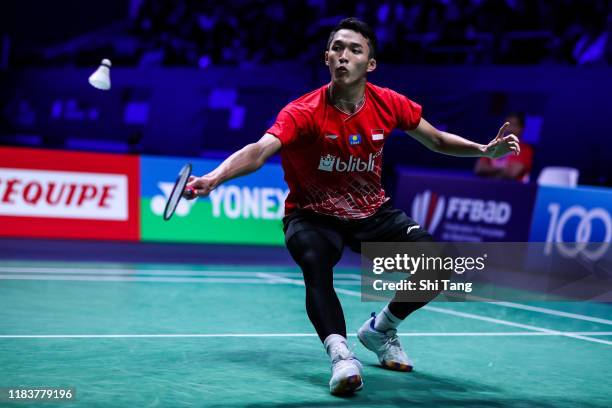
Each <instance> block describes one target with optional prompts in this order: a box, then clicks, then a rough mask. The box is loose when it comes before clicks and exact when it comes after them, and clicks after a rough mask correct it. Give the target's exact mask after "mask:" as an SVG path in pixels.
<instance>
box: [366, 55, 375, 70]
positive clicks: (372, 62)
mask: <svg viewBox="0 0 612 408" xmlns="http://www.w3.org/2000/svg"><path fill="white" fill-rule="evenodd" d="M375 69H376V60H375V59H374V58H370V59H369V60H368V70H367V72H372V71H374V70H375Z"/></svg>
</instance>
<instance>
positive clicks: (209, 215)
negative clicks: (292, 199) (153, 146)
mask: <svg viewBox="0 0 612 408" xmlns="http://www.w3.org/2000/svg"><path fill="white" fill-rule="evenodd" d="M187 161H189V162H191V163H192V164H193V173H194V174H196V175H202V174H205V173H207V172H209V171H211V170H213V169H214V168H215V167H216V166H218V165H219V164H220V161H218V160H202V159H198V160H193V159H179V158H160V157H151V156H143V157H141V174H142V188H141V191H142V197H141V213H142V223H141V239H142V240H143V241H177V242H206V243H235V244H264V245H282V244H283V242H284V235H283V231H282V223H281V219H282V217H283V215H284V203H285V198H286V197H287V194H288V193H289V190H288V188H287V186H286V184H285V182H284V180H283V173H282V169H281V167H280V165H279V164H266V165H264V166H263V167H262V168H261V169H259V170H258V171H257V172H255V173H253V174H250V175H248V176H245V177H241V178H238V179H234V180H231V181H228V182H226V183H224V184H223V185H221V186H219V187H218V188H217V189H215V190H214V191H212V193H211V194H210V196H208V197H206V198H202V197H201V198H198V199H197V200H193V201H188V200H182V201H181V203H179V206H178V207H177V209H176V213H175V214H174V217H173V218H172V219H171V220H170V221H164V220H163V218H162V212H163V209H164V204H165V202H166V199H167V197H168V196H169V195H170V191H171V189H172V186H173V184H174V181H175V177H176V174H177V172H178V171H179V169H180V168H181V167H182V166H183V164H185V163H186V162H187Z"/></svg>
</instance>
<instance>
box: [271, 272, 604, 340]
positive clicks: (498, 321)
mask: <svg viewBox="0 0 612 408" xmlns="http://www.w3.org/2000/svg"><path fill="white" fill-rule="evenodd" d="M278 280H279V281H281V280H282V281H284V282H286V283H291V284H294V285H299V286H304V282H301V281H295V280H293V279H289V278H279V279H278ZM336 292H339V293H344V294H346V295H349V296H357V297H361V293H360V292H356V291H354V290H349V289H338V288H336ZM423 309H425V310H430V311H432V312H437V313H444V314H449V315H453V316H459V317H465V318H468V319H475V320H482V321H486V322H490V323H496V324H502V325H505V326H511V327H518V328H522V329H527V330H533V331H537V332H540V333H550V334H551V335H552V334H557V335H560V336H565V337H571V338H574V339H580V340H585V341H590V342H593V343H601V344H607V345H609V346H612V341H607V340H601V339H595V338H592V337H587V336H584V335H580V334H569V333H570V332H561V331H559V330H550V329H545V328H543V327H539V326H533V325H529V324H522V323H515V322H511V321H508V320H502V319H495V318H492V317H487V316H482V315H477V314H473V313H465V312H458V311H455V310H451V309H445V308H441V307H435V306H429V305H427V306H424V307H423ZM564 333H565V334H564Z"/></svg>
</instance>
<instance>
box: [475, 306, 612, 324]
mask: <svg viewBox="0 0 612 408" xmlns="http://www.w3.org/2000/svg"><path fill="white" fill-rule="evenodd" d="M487 303H490V304H492V305H496V306H502V307H509V308H512V309H522V310H529V311H531V312H538V313H544V314H548V315H552V316H559V317H567V318H569V319H575V320H584V321H587V322H593V323H601V324H608V325H612V320H607V319H602V318H600V317H593V316H587V315H582V314H577V313H569V312H562V311H560V310H556V309H549V308H547V307H539V306H530V305H524V304H522V303H515V302H495V301H493V302H487Z"/></svg>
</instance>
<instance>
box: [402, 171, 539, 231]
mask: <svg viewBox="0 0 612 408" xmlns="http://www.w3.org/2000/svg"><path fill="white" fill-rule="evenodd" d="M535 192H536V186H535V185H530V184H522V183H517V182H511V181H497V180H483V179H478V178H475V177H474V178H472V177H464V176H463V177H462V176H454V175H445V174H438V173H426V172H420V171H413V170H408V169H400V171H399V175H398V183H397V188H396V194H395V203H396V206H397V207H399V208H401V209H403V210H404V211H406V213H407V214H408V215H410V216H411V217H412V218H413V219H414V220H415V221H416V222H418V223H419V224H420V225H421V226H423V227H424V228H425V229H426V230H428V231H429V233H430V234H431V235H432V236H433V237H434V238H435V239H437V240H440V241H460V242H495V241H514V242H524V241H526V240H527V237H528V236H529V225H530V223H531V213H532V210H533V205H534V199H535Z"/></svg>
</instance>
